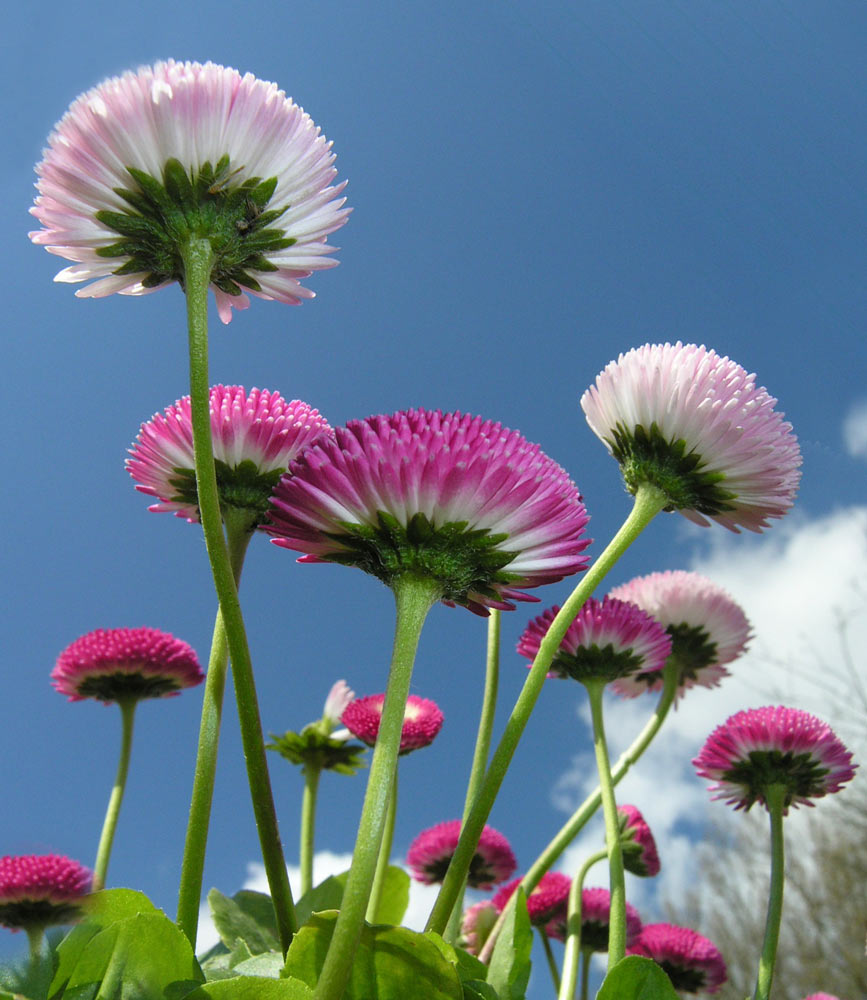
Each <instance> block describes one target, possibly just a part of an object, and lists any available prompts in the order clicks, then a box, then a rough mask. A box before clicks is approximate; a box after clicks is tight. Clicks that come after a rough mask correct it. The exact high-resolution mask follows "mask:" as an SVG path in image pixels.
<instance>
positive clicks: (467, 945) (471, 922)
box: [458, 899, 500, 955]
mask: <svg viewBox="0 0 867 1000" xmlns="http://www.w3.org/2000/svg"><path fill="white" fill-rule="evenodd" d="M499 912H500V911H499V910H498V909H497V908H496V906H494V904H493V902H491V900H490V899H483V900H482V901H481V902H480V903H474V904H473V905H472V906H470V907H468V908H467V909H466V910H464V915H463V918H462V920H461V936H460V939H459V941H458V943H459V944H460V946H461V947H462V948H463V949H464V950H465V951H468V952H469V953H470V954H471V955H478V954H479V953H480V952H481V950H482V948H484V946H485V942H486V941H487V940H488V938H489V937H490V935H491V931H492V930H493V929H494V924H496V922H497V917H498V916H499Z"/></svg>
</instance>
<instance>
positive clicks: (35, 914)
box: [0, 899, 81, 928]
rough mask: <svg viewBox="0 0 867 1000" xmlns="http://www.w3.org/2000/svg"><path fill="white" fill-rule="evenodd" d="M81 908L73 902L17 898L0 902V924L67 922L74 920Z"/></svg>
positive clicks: (24, 925)
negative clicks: (12, 900) (7, 901)
mask: <svg viewBox="0 0 867 1000" xmlns="http://www.w3.org/2000/svg"><path fill="white" fill-rule="evenodd" d="M80 913H81V908H80V907H79V906H76V905H75V904H74V903H53V902H52V901H51V900H50V899H19V900H16V901H15V902H11V903H0V926H3V927H12V928H18V927H47V926H48V925H50V924H69V923H72V922H73V921H74V920H76V919H77V918H78V917H79V916H80Z"/></svg>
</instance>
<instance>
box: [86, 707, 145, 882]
mask: <svg viewBox="0 0 867 1000" xmlns="http://www.w3.org/2000/svg"><path fill="white" fill-rule="evenodd" d="M136 704H137V702H135V701H119V702H118V703H117V705H118V708H119V709H120V716H121V737H120V757H119V759H118V762H117V774H116V775H115V779H114V787H113V788H112V790H111V795H110V796H109V799H108V809H106V811H105V819H104V820H103V823H102V833H101V834H100V838H99V847H98V848H97V849H96V863H95V864H94V866H93V891H94V892H96V891H97V890H99V889H104V888H105V876H106V873H107V872H108V862H109V858H110V857H111V847H112V844H113V843H114V832H115V830H116V829H117V818H118V816H119V815H120V806H121V803H122V802H123V793H124V791H125V789H126V777H127V774H128V773H129V758H130V753H131V751H132V732H133V717H134V716H135V707H136Z"/></svg>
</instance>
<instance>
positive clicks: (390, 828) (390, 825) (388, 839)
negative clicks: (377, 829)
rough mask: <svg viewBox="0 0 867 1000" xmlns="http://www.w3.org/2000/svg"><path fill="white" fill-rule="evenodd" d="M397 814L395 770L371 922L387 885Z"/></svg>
mask: <svg viewBox="0 0 867 1000" xmlns="http://www.w3.org/2000/svg"><path fill="white" fill-rule="evenodd" d="M396 816H397V771H395V772H394V785H393V786H392V790H391V798H390V799H389V800H388V812H387V813H386V814H385V830H384V831H383V834H382V843H381V844H380V845H379V857H378V858H377V859H376V871H375V872H374V873H373V886H372V887H371V890H370V899H369V900H368V901H367V915H366V916H365V920H367V922H368V923H369V924H375V923H376V911H377V910H378V909H379V901H380V899H381V898H382V887H383V886H384V885H385V876H386V873H387V872H388V862H389V859H390V857H391V845H392V843H393V842H394V820H395V817H396Z"/></svg>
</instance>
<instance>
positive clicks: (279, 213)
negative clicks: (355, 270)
mask: <svg viewBox="0 0 867 1000" xmlns="http://www.w3.org/2000/svg"><path fill="white" fill-rule="evenodd" d="M334 159H335V156H334V153H332V151H331V143H329V142H328V141H327V140H326V139H325V136H323V135H321V134H320V130H319V129H318V128H317V127H316V125H314V123H313V121H312V120H311V118H310V116H309V115H307V114H306V113H305V112H304V111H303V109H302V108H300V107H298V105H297V104H295V103H294V101H292V99H291V98H288V97H286V95H285V94H284V92H283V91H282V90H279V89H278V88H277V86H276V84H273V83H266V82H264V81H263V80H257V79H256V77H254V76H252V75H251V74H250V73H247V74H245V75H244V76H241V74H240V73H239V72H238V71H237V70H234V69H230V68H227V67H224V66H217V65H215V64H214V63H210V62H209V63H205V64H204V65H202V64H200V63H197V62H175V61H174V60H172V59H169V60H168V61H166V62H158V63H156V64H155V65H154V66H143V67H141V68H140V69H138V70H137V71H136V72H127V73H124V74H123V75H122V76H119V77H112V78H111V79H109V80H105V81H103V82H102V83H101V84H99V85H98V86H97V87H94V88H93V89H92V90H89V91H87V93H85V94H82V95H81V96H80V97H78V98H77V99H76V100H75V101H74V102H73V104H72V105H71V107H70V108H69V110H68V111H67V112H66V114H65V115H64V116H63V118H62V119H61V120H60V121H59V122H58V123H57V125H56V126H55V128H54V131H53V132H52V133H51V135H50V136H49V138H48V148H47V149H46V150H45V151H44V153H43V159H42V162H41V163H39V164H38V166H37V167H36V172H37V174H38V175H39V180H38V182H37V185H36V187H37V189H38V191H39V194H38V196H37V198H36V202H35V204H34V206H33V208H32V209H31V212H32V213H33V215H35V216H36V218H37V219H38V220H39V222H40V223H41V224H42V229H39V230H37V231H36V232H33V233H31V234H30V238H31V239H32V240H33V242H34V243H38V244H41V245H43V246H45V247H46V249H47V250H49V251H50V252H51V253H54V254H57V255H58V256H60V257H65V258H66V259H67V260H71V261H74V263H73V264H72V265H71V266H70V267H67V268H65V269H64V270H62V271H60V273H59V274H57V276H56V277H55V281H65V282H73V283H78V282H82V281H89V282H91V284H89V285H87V286H86V287H85V288H82V289H80V290H79V291H78V292H76V294H77V295H79V296H83V297H96V298H99V297H102V296H105V295H111V294H112V293H114V292H119V293H120V294H122V295H142V294H144V293H146V292H149V291H152V290H154V289H156V288H161V287H163V286H165V285H167V284H170V283H171V282H174V281H178V282H180V283H181V284H183V283H184V274H183V267H182V264H181V262H180V256H179V243H180V242H182V241H183V240H184V239H185V238H186V237H187V236H188V235H189V234H196V235H200V234H202V233H204V234H206V235H207V236H208V238H209V240H210V242H211V246H212V249H213V251H214V254H215V257H216V261H215V264H214V268H213V271H212V284H211V289H212V291H213V292H214V295H215V297H216V300H217V307H218V309H219V313H220V318H221V319H222V320H223V322H224V323H228V322H229V320H230V319H231V318H232V308H233V307H234V308H236V309H246V308H247V306H249V304H250V300H249V298H248V297H247V293H252V294H253V295H257V296H259V297H260V298H263V299H275V300H277V301H278V302H286V303H289V304H292V305H297V304H298V303H300V302H301V301H302V299H308V298H312V297H313V293H312V292H310V291H308V290H307V289H306V288H303V287H302V285H301V284H300V280H299V279H302V278H306V277H308V276H309V275H310V274H311V273H312V272H313V271H318V270H320V269H322V268H327V267H333V266H334V265H335V264H336V263H337V261H335V260H333V259H332V258H330V257H328V256H326V255H327V254H328V253H329V252H330V251H331V250H332V249H334V248H333V247H330V246H329V245H328V243H327V242H326V237H327V236H328V234H329V233H332V232H334V231H335V230H336V229H339V228H340V227H341V226H342V225H343V224H344V223H345V222H346V218H347V216H348V214H349V209H347V208H344V207H343V203H344V201H345V199H344V198H341V197H339V195H340V193H341V191H342V190H343V188H344V186H345V182H343V183H341V184H338V185H336V186H333V185H332V182H333V180H334V178H335V175H336V173H337V171H336V169H335V167H334Z"/></svg>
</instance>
